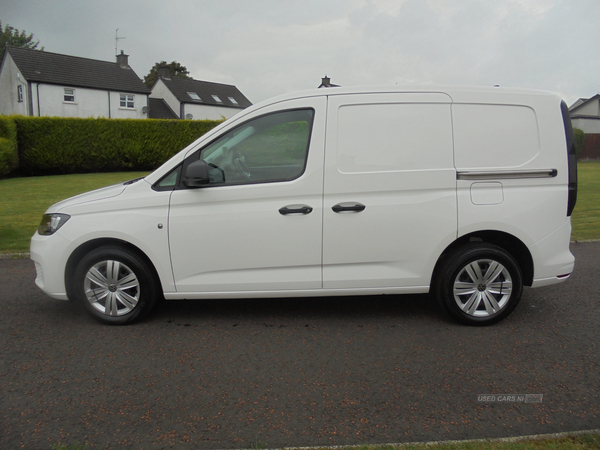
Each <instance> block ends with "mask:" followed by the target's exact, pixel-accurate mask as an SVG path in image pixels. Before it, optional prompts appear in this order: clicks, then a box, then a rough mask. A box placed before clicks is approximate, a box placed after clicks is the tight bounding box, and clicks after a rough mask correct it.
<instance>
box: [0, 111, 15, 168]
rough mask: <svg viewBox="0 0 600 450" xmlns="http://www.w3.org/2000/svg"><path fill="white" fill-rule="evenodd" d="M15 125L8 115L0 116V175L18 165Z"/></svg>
mask: <svg viewBox="0 0 600 450" xmlns="http://www.w3.org/2000/svg"><path fill="white" fill-rule="evenodd" d="M18 162H19V159H18V153H17V125H16V124H15V122H14V120H12V119H11V118H10V117H6V116H0V177H1V176H4V175H8V174H9V173H11V172H13V171H15V170H16V169H17V167H18Z"/></svg>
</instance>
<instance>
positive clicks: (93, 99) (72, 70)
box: [0, 46, 150, 119]
mask: <svg viewBox="0 0 600 450" xmlns="http://www.w3.org/2000/svg"><path fill="white" fill-rule="evenodd" d="M116 59H117V60H116V62H108V61H99V60H95V59H88V58H80V57H77V56H69V55H62V54H58V53H51V52H46V51H39V50H31V49H26V48H20V47H11V46H7V47H6V51H5V52H4V57H3V58H2V62H1V65H0V114H7V115H8V114H20V115H24V116H59V117H107V118H127V119H142V118H146V117H147V111H148V97H149V95H150V90H149V89H148V88H147V87H146V86H145V85H144V83H143V82H142V80H141V79H140V78H139V77H138V76H137V75H136V74H135V72H134V71H133V70H132V69H131V67H130V66H129V64H128V55H125V54H124V53H123V51H121V54H120V55H117V57H116Z"/></svg>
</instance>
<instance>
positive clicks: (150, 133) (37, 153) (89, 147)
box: [15, 117, 220, 175]
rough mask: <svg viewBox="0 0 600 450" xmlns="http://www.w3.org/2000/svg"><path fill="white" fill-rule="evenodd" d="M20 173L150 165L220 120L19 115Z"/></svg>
mask: <svg viewBox="0 0 600 450" xmlns="http://www.w3.org/2000/svg"><path fill="white" fill-rule="evenodd" d="M15 121H16V124H17V130H18V148H19V161H20V171H21V174H22V175H53V174H70V173H88V172H117V171H129V170H132V171H133V170H135V171H146V170H153V169H155V168H157V167H158V166H160V165H161V164H162V163H164V162H165V161H166V160H168V159H169V158H170V157H171V156H173V155H174V154H175V153H177V152H178V151H179V150H181V149H182V148H184V147H186V146H187V145H189V144H190V143H192V142H193V141H194V140H196V139H197V138H198V137H200V136H201V135H203V134H204V133H206V132H207V131H209V130H211V129H212V128H214V127H215V126H216V125H218V124H219V123H220V122H219V121H212V120H206V121H189V120H155V119H140V120H131V119H79V118H58V117H18V118H15Z"/></svg>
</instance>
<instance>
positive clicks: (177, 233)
mask: <svg viewBox="0 0 600 450" xmlns="http://www.w3.org/2000/svg"><path fill="white" fill-rule="evenodd" d="M325 113H326V100H325V98H316V99H305V100H294V101H292V102H289V105H285V106H282V105H281V104H279V105H275V106H273V107H270V108H265V109H264V110H261V111H259V112H255V113H254V114H253V115H252V117H251V118H248V119H244V120H243V121H241V120H238V121H237V122H238V123H235V122H234V123H232V125H231V126H230V127H229V129H228V131H225V132H224V133H222V134H221V135H220V136H219V137H218V138H216V139H215V140H213V141H212V142H210V143H208V144H207V145H205V146H204V147H203V148H201V149H198V150H197V151H195V152H193V153H192V154H191V155H190V156H189V157H188V158H187V159H186V162H185V163H184V167H183V171H184V172H185V168H186V164H190V163H192V162H193V161H197V160H198V159H202V160H204V161H205V162H206V163H207V165H208V167H209V172H210V183H209V184H207V185H205V186H203V187H200V188H198V189H190V188H180V189H177V190H174V191H173V194H172V196H171V202H170V212H169V239H170V248H171V260H172V266H173V274H174V278H175V284H176V289H177V292H178V293H183V294H185V293H198V294H202V293H206V295H207V296H210V295H211V294H222V295H224V296H227V295H228V293H229V294H230V295H231V296H236V295H239V294H240V293H241V292H244V293H249V292H255V293H257V295H261V293H265V294H268V292H269V291H281V290H296V289H297V290H305V289H320V288H321V286H322V278H321V255H322V245H321V242H322V240H321V237H322V236H321V233H322V193H323V151H324V148H323V147H324V133H325ZM240 122H241V123H240ZM200 296H201V295H200Z"/></svg>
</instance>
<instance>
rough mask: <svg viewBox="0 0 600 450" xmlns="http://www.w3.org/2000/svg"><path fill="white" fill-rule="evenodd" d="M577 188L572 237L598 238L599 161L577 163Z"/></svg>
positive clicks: (599, 206)
mask: <svg viewBox="0 0 600 450" xmlns="http://www.w3.org/2000/svg"><path fill="white" fill-rule="evenodd" d="M577 171H578V175H579V189H578V191H577V204H576V205H575V210H574V211H573V216H572V218H571V219H572V223H573V234H572V237H571V238H572V239H573V240H575V241H582V240H587V239H600V161H587V162H580V163H579V164H578V168H577Z"/></svg>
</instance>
